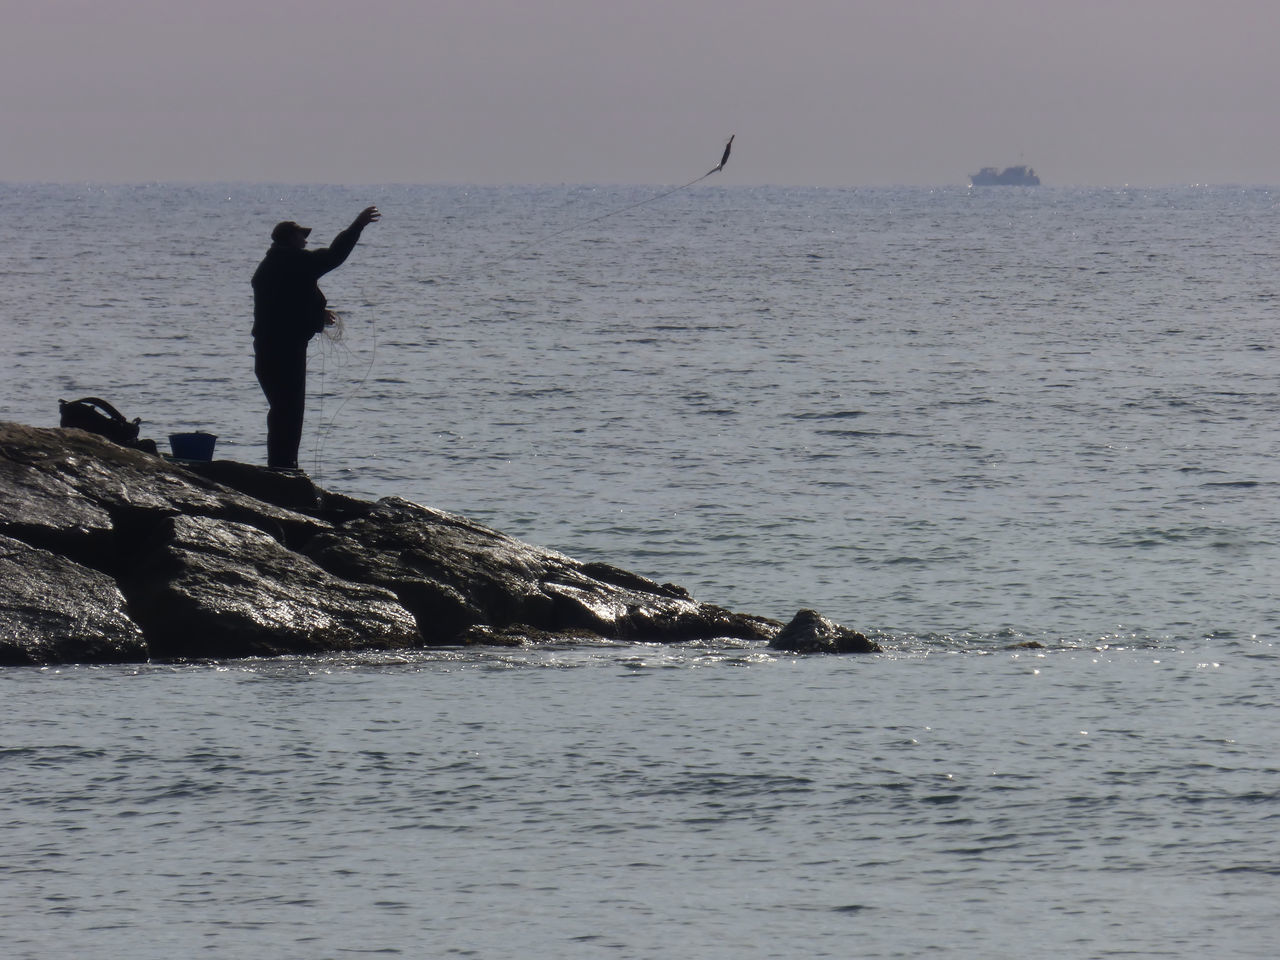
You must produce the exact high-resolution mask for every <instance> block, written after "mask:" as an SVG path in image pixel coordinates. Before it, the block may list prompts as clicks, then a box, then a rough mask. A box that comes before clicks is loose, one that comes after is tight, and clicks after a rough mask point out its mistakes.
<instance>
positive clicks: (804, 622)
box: [769, 610, 881, 653]
mask: <svg viewBox="0 0 1280 960" xmlns="http://www.w3.org/2000/svg"><path fill="white" fill-rule="evenodd" d="M769 646H770V647H772V648H773V649H774V650H786V651H789V652H791V653H880V652H881V648H880V645H879V644H878V643H875V642H874V641H872V640H868V639H867V638H866V637H865V636H863V635H862V634H861V633H858V631H856V630H850V629H849V628H848V627H842V626H841V625H840V624H838V623H836V622H835V621H834V620H828V619H827V618H826V617H824V616H823V615H822V614H820V613H818V612H817V611H816V610H801V611H799V612H798V613H797V614H796V615H795V616H794V617H792V618H791V622H790V623H788V624H787V625H786V626H785V627H783V628H782V631H781V632H780V633H779V634H778V635H777V636H776V637H774V639H773V640H772V642H770V644H769Z"/></svg>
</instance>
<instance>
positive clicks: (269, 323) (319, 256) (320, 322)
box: [253, 227, 361, 345]
mask: <svg viewBox="0 0 1280 960" xmlns="http://www.w3.org/2000/svg"><path fill="white" fill-rule="evenodd" d="M360 233H361V231H360V230H358V229H353V228H351V227H348V228H347V229H346V230H343V231H342V232H341V233H340V234H338V235H337V236H336V237H334V238H333V243H331V244H330V245H329V246H328V247H322V248H320V249H318V250H306V249H303V250H299V249H296V248H294V247H286V246H281V245H280V244H278V243H273V244H272V245H271V249H270V250H268V251H267V255H266V256H265V257H263V258H262V262H261V263H260V264H258V269H257V270H255V271H254V272H253V337H254V340H255V341H263V342H267V343H273V344H281V345H283V344H299V343H306V342H307V341H308V340H310V339H311V338H312V337H314V336H315V335H316V334H317V333H319V332H320V331H321V330H323V329H324V323H325V307H326V306H327V305H328V301H327V300H325V298H324V294H323V293H321V292H320V287H319V285H318V284H317V283H316V281H317V280H319V279H320V278H321V277H322V276H324V275H325V274H326V273H328V272H329V271H330V270H332V269H333V268H334V267H337V266H340V265H341V264H342V262H343V261H344V260H346V259H347V257H349V256H350V255H351V251H352V250H353V249H355V245H356V241H357V240H359V239H360Z"/></svg>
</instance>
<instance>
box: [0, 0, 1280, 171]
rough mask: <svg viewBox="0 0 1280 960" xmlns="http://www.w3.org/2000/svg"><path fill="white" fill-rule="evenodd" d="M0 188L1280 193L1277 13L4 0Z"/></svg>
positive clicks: (727, 1) (1178, 1)
mask: <svg viewBox="0 0 1280 960" xmlns="http://www.w3.org/2000/svg"><path fill="white" fill-rule="evenodd" d="M0 24H2V26H0V137H2V138H3V139H2V140H0V143H2V144H3V146H2V148H0V180H11V181H13V180H19V181H24V180H42V181H84V180H89V181H124V182H141V181H157V180H177V181H224V180H227V181H264V180H270V181H285V182H300V181H308V182H311V181H314V182H324V183H351V184H373V183H643V184H670V183H681V182H684V181H686V180H688V179H691V178H693V177H695V176H697V175H699V174H701V173H704V172H705V171H706V170H707V169H710V167H711V166H713V165H714V164H715V162H716V161H717V160H718V159H719V155H720V149H721V147H722V146H723V143H724V140H725V139H726V138H727V137H728V136H729V134H731V133H734V134H736V135H737V140H736V141H735V142H734V155H733V158H732V159H731V160H730V162H729V165H728V166H727V167H726V169H725V171H724V172H723V173H722V174H718V175H717V179H716V180H715V181H713V182H717V183H720V184H726V185H727V184H787V185H811V184H814V185H833V186H835V185H855V186H858V185H888V184H929V185H933V184H963V183H966V182H967V174H969V173H971V172H973V171H974V170H976V169H977V168H978V167H980V166H984V165H1005V164H1012V163H1029V164H1031V165H1033V166H1034V167H1036V169H1037V171H1038V172H1039V173H1040V175H1041V177H1042V178H1043V179H1044V181H1045V182H1046V183H1048V184H1063V185H1065V184H1084V185H1088V184H1093V185H1118V184H1125V183H1130V184H1136V185H1163V184H1185V183H1247V184H1277V183H1280V123H1277V117H1276V114H1277V112H1278V109H1280V68H1278V67H1277V55H1278V53H1280V2H1277V0H1217V2H1213V0H1058V2H1050V0H644V2H633V0H343V2H337V0H0Z"/></svg>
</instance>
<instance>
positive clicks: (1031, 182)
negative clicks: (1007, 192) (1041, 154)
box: [969, 164, 1040, 187]
mask: <svg viewBox="0 0 1280 960" xmlns="http://www.w3.org/2000/svg"><path fill="white" fill-rule="evenodd" d="M969 185H970V186H973V187H1038V186H1040V178H1039V177H1037V176H1036V172H1035V171H1034V170H1032V169H1031V168H1030V167H1027V166H1023V165H1021V164H1019V165H1018V166H1016V167H1005V168H1004V169H1003V170H999V169H997V168H996V167H983V168H982V169H981V170H979V171H978V172H977V173H971V174H969Z"/></svg>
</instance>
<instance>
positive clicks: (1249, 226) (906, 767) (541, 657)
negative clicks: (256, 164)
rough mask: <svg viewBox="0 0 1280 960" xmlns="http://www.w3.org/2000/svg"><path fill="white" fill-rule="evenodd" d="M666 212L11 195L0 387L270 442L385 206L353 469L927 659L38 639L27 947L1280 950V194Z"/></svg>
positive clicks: (338, 441)
mask: <svg viewBox="0 0 1280 960" xmlns="http://www.w3.org/2000/svg"><path fill="white" fill-rule="evenodd" d="M663 193H665V189H664V188H661V187H585V186H564V187H537V188H533V187H507V188H464V187H413V186H379V187H367V188H354V187H341V188H339V187H319V186H288V185H226V186H177V185H170V184H151V185H138V186H100V185H88V184H82V185H46V186H33V185H12V184H10V185H0V236H3V243H2V244H0V276H3V279H4V289H5V290H6V292H7V294H8V296H7V298H6V301H7V302H6V304H5V305H3V306H0V343H3V347H4V356H5V357H6V361H5V364H6V373H7V376H6V382H5V385H4V387H3V388H0V417H2V418H5V419H14V420H20V421H23V422H27V423H33V424H37V425H54V424H56V422H57V400H58V399H59V398H62V399H73V398H74V397H78V396H86V395H93V396H100V397H104V398H106V399H108V400H110V401H111V402H113V403H115V404H116V405H117V406H119V407H120V408H121V409H122V410H123V411H124V412H125V413H126V415H128V416H130V417H135V416H137V417H141V418H142V420H143V431H144V435H150V436H153V437H156V438H157V439H159V440H160V441H161V442H162V445H163V440H164V437H165V436H166V435H167V434H168V433H170V432H174V431H182V430H188V429H193V428H200V429H207V430H210V431H212V432H214V433H216V434H218V438H219V439H218V450H217V454H218V456H223V457H234V458H237V459H245V460H250V461H255V462H261V461H262V460H263V459H264V452H265V447H264V442H263V440H264V438H263V432H264V423H263V421H264V416H265V405H264V402H263V400H262V398H261V394H260V392H259V391H258V388H257V385H256V383H255V382H254V380H253V375H252V361H251V345H250V342H249V338H248V328H249V322H250V320H249V317H250V312H251V297H250V290H249V285H248V278H249V276H250V274H251V273H252V271H253V268H254V266H255V265H256V263H257V261H258V260H259V259H260V257H261V255H262V253H263V251H264V249H265V245H266V237H267V234H268V233H269V231H270V227H271V226H272V225H273V224H274V223H275V222H276V221H277V220H281V219H287V218H288V219H296V220H299V221H301V222H303V223H307V224H309V225H311V226H313V227H314V228H315V232H314V233H313V235H312V236H313V239H314V240H315V241H317V242H325V240H326V238H328V237H331V236H332V235H333V234H334V233H336V232H337V231H338V230H339V229H341V227H343V226H345V224H346V223H347V222H349V221H350V219H351V218H352V217H353V216H354V215H355V214H356V213H357V212H358V211H359V209H360V208H361V207H363V206H365V205H366V204H368V203H377V204H378V205H379V207H380V208H381V209H382V211H383V214H384V219H383V220H382V221H381V222H380V223H377V224H374V225H373V226H371V227H369V228H368V230H367V231H366V233H365V238H364V240H363V241H362V243H361V245H360V246H359V247H358V248H357V249H356V252H355V253H354V254H353V255H352V257H351V259H350V260H349V261H348V262H347V264H345V265H344V266H343V267H341V268H340V269H339V270H338V271H336V272H335V273H333V274H331V275H329V277H328V278H326V281H324V282H323V283H322V286H323V287H324V289H325V291H326V293H327V294H328V295H329V299H330V301H331V305H332V306H333V307H334V308H335V309H337V310H338V311H339V313H340V314H341V316H342V326H341V331H340V337H337V338H326V339H323V340H317V342H316V344H315V345H314V347H313V350H312V355H311V385H312V388H313V389H312V394H311V396H310V398H309V401H308V402H309V412H308V430H307V434H306V436H305V438H304V450H303V454H304V458H305V460H306V466H307V468H308V470H309V472H310V473H311V474H312V476H313V477H314V478H316V479H317V480H318V481H319V482H320V483H322V484H323V485H325V486H327V487H330V488H332V489H335V490H339V491H342V492H345V493H350V494H354V495H357V496H367V497H377V496H383V495H391V494H394V495H400V496H405V497H408V498H409V499H412V500H417V501H420V502H423V503H428V504H431V505H433V506H438V507H441V508H444V509H449V510H455V511H458V512H461V513H465V514H468V515H470V516H473V517H475V518H477V519H480V520H482V521H484V522H486V523H489V524H491V525H493V526H495V527H497V528H499V529H501V530H503V531H505V532H508V533H511V534H514V535H516V536H520V537H522V538H524V539H527V540H530V541H533V542H535V543H540V544H544V545H547V546H552V547H555V548H557V549H559V550H562V551H564V552H566V553H568V554H570V555H572V556H576V557H579V558H580V559H584V560H594V559H599V560H607V561H609V562H612V563H615V564H618V565H619V566H623V567H626V568H629V569H633V570H635V571H637V572H640V573H643V574H646V575H648V576H651V577H654V578H655V579H659V580H664V581H673V582H676V583H680V584H682V585H683V586H686V587H688V588H689V589H690V590H691V592H693V594H694V595H695V596H696V597H698V598H699V599H702V600H707V601H711V602H715V603H720V604H723V605H725V606H729V607H732V608H734V609H738V610H742V611H745V612H751V613H758V614H763V615H767V616H773V617H776V618H779V619H786V618H788V617H789V616H790V615H791V614H792V613H794V611H795V610H797V609H799V608H801V607H814V608H816V609H818V610H820V611H822V612H823V613H825V614H827V615H828V616H831V617H833V618H834V619H836V620H839V621H841V622H842V623H845V624H846V625H848V626H852V627H856V628H858V629H860V630H863V631H864V632H867V633H868V634H870V635H872V636H874V637H876V638H877V639H878V640H879V641H880V642H881V643H882V645H884V646H885V648H886V653H884V654H883V655H877V656H873V657H862V658H853V659H840V658H836V659H825V658H817V659H808V660H806V659H796V658H791V657H779V656H776V655H773V654H770V653H769V652H768V651H767V650H764V649H760V648H758V647H754V646H751V645H737V644H707V645H696V646H688V647H684V646H681V647H673V648H666V647H653V646H647V645H611V644H603V645H598V646H586V647H566V648H563V649H537V650H524V651H484V650H472V651H457V650H446V651H433V652H425V653H420V654H413V655H408V656H403V657H387V656H385V655H380V656H376V657H375V656H369V657H348V658H317V659H300V660H283V661H274V662H254V661H251V662H240V663H232V664H191V665H177V666H175V665H161V664H157V665H146V666H143V667H138V666H131V667H100V668H87V667H69V668H63V669H56V670H55V669H49V670H29V669H9V670H4V671H0V696H3V703H4V705H5V708H6V709H5V711H4V716H5V719H4V725H3V739H2V741H0V783H3V784H4V785H5V786H4V788H3V789H4V795H5V799H6V810H7V814H6V816H5V818H4V820H3V821H2V822H3V828H0V952H3V954H4V955H6V956H14V957H39V958H43V957H62V956H79V955H85V954H87V953H93V954H94V955H96V956H98V957H100V958H103V960H109V958H117V957H119V958H125V957H129V958H136V957H143V958H146V957H157V958H158V957H171V956H175V955H181V956H188V955H203V956H211V957H221V956H227V957H243V956H256V957H342V956H353V955H361V954H379V955H392V956H394V955H403V956H470V957H482V958H489V957H512V958H514V957H521V958H526V957H546V958H552V957H557V958H558V957H572V956H581V957H597V956H600V957H619V958H623V957H626V958H630V957H636V958H642V957H653V956H659V955H681V956H697V957H796V956H815V957H816V956H829V957H851V956H858V957H876V958H880V957H885V958H887V957H919V956H922V955H938V956H948V957H975V958H977V957H1019V958H1022V957H1041V956H1044V957H1049V956H1052V957H1062V956H1072V957H1112V956H1126V957H1202V956H1224V957H1226V956H1231V957H1271V956H1273V955H1274V946H1273V943H1274V941H1275V940H1276V939H1277V935H1280V915H1278V912H1277V910H1276V908H1275V906H1274V904H1275V903H1276V902H1278V901H1277V894H1280V882H1278V881H1280V841H1278V840H1277V839H1276V835H1277V829H1278V828H1280V750H1278V749H1277V747H1276V743H1277V742H1278V741H1280V737H1278V734H1280V721H1278V720H1277V718H1276V710H1275V701H1276V694H1277V654H1276V649H1275V642H1276V637H1277V633H1278V628H1280V601H1278V600H1277V583H1278V574H1280V518H1278V517H1277V510H1276V508H1275V498H1276V494H1277V492H1278V491H1280V467H1278V466H1277V453H1280V426H1278V424H1280V392H1278V391H1277V373H1276V367H1275V357H1276V335H1277V315H1278V311H1280V299H1278V298H1277V289H1280V281H1277V278H1276V273H1275V270H1274V265H1275V258H1276V252H1277V250H1278V249H1280V228H1278V226H1277V219H1278V218H1277V214H1278V210H1277V196H1276V194H1275V193H1274V192H1273V191H1271V190H1268V189H1264V188H1168V189H1158V190H1154V189H1153V190H1139V189H1123V190H1096V189H1091V190H1077V189H1066V188H1061V189H1060V188H1039V189H1035V190H1023V189H988V190H966V189H962V188H944V189H937V190H926V189H893V190H890V189H881V190H853V189H848V190H818V189H783V188H727V187H719V186H716V185H698V186H697V187H694V188H690V189H687V190H681V191H677V192H676V193H674V194H671V195H668V196H660V195H661V194H663ZM1031 641H1035V642H1036V643H1037V644H1039V645H1040V646H1039V647H1034V648H1030V647H1027V646H1025V644H1027V643H1029V642H1031Z"/></svg>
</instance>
